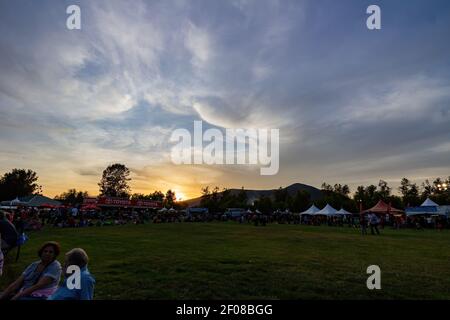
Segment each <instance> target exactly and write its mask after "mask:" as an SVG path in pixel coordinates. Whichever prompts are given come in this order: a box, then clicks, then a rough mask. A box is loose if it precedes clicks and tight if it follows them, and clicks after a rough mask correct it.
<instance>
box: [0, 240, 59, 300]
mask: <svg viewBox="0 0 450 320" xmlns="http://www.w3.org/2000/svg"><path fill="white" fill-rule="evenodd" d="M59 252H60V246H59V244H58V243H57V242H53V241H49V242H46V243H44V245H43V246H42V247H41V248H40V249H39V251H38V255H39V258H40V260H38V261H35V262H33V263H32V264H30V265H29V266H28V267H27V268H26V269H25V271H24V272H23V273H22V275H21V276H20V277H19V278H18V279H17V280H16V281H14V282H13V283H12V284H10V285H9V286H8V287H7V288H6V290H5V291H4V292H3V293H2V294H0V300H3V299H11V300H18V299H20V300H45V299H47V298H48V297H49V296H50V295H52V294H53V292H55V290H56V289H57V286H58V283H59V280H60V278H61V264H60V263H59V262H58V261H57V260H56V257H57V256H58V255H59Z"/></svg>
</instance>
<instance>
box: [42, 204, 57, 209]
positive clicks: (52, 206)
mask: <svg viewBox="0 0 450 320" xmlns="http://www.w3.org/2000/svg"><path fill="white" fill-rule="evenodd" d="M39 208H44V209H55V208H56V206H54V205H52V204H48V203H43V204H41V205H40V206H39Z"/></svg>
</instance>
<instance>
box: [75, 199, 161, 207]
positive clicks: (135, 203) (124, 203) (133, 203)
mask: <svg viewBox="0 0 450 320" xmlns="http://www.w3.org/2000/svg"><path fill="white" fill-rule="evenodd" d="M83 204H84V205H88V204H95V205H97V206H99V207H133V208H161V207H162V203H161V202H160V201H153V200H129V199H126V198H112V197H98V198H86V199H84V201H83Z"/></svg>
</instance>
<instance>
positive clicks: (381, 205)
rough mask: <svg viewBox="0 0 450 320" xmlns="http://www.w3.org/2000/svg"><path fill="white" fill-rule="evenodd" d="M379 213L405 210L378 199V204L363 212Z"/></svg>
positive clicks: (400, 212)
mask: <svg viewBox="0 0 450 320" xmlns="http://www.w3.org/2000/svg"><path fill="white" fill-rule="evenodd" d="M369 212H372V213H378V214H403V213H404V211H403V210H400V209H396V208H394V207H392V206H391V205H390V204H387V203H386V202H384V201H383V200H380V201H378V203H377V204H376V205H374V206H373V207H372V208H370V209H367V210H364V211H363V213H369Z"/></svg>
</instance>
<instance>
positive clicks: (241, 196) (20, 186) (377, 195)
mask: <svg viewBox="0 0 450 320" xmlns="http://www.w3.org/2000/svg"><path fill="white" fill-rule="evenodd" d="M129 176H130V170H129V169H128V168H127V167H126V166H125V165H124V164H120V163H115V164H111V165H109V166H108V167H107V168H106V169H105V170H103V173H102V177H101V179H100V182H99V183H98V186H99V195H100V196H108V197H120V198H127V199H132V200H154V201H161V202H163V205H164V206H167V207H172V206H173V207H178V208H179V207H181V206H183V205H182V203H180V202H177V201H176V194H175V192H174V191H173V190H171V189H169V190H167V191H166V192H165V193H163V192H162V191H158V190H157V191H154V192H152V193H149V194H142V193H132V192H131V187H130V185H129V182H130V181H131V178H130V177H129ZM398 191H399V195H396V194H393V190H392V188H391V187H390V186H389V185H388V183H387V182H386V181H384V180H380V181H379V182H378V185H373V184H371V185H368V186H362V185H360V186H358V187H357V188H356V191H355V193H354V194H353V195H352V196H351V190H350V188H349V186H348V185H346V184H334V185H333V186H332V185H330V184H328V183H323V184H322V186H321V192H322V198H321V199H319V200H315V201H312V199H311V195H310V194H309V192H307V191H305V190H299V191H298V192H297V193H295V194H293V195H291V194H289V193H288V192H287V190H286V189H284V188H282V187H280V188H279V189H277V190H275V191H274V192H273V195H271V196H263V197H261V198H259V199H255V200H254V201H253V202H252V203H249V199H247V193H246V191H245V189H244V188H243V187H242V189H241V190H239V191H238V192H232V190H229V189H222V191H220V189H219V188H218V187H214V188H212V187H209V186H207V187H204V188H202V190H201V192H202V195H201V200H200V205H201V206H202V207H207V208H208V209H209V210H210V211H211V212H219V211H224V210H225V209H226V208H253V209H255V210H256V209H258V210H260V211H261V212H269V211H272V210H276V209H279V210H290V211H291V212H301V211H304V210H306V209H307V208H308V207H310V206H311V205H312V204H313V203H314V204H315V205H316V206H317V207H323V206H325V205H326V204H327V203H329V204H330V205H331V206H333V207H334V208H337V209H339V208H344V209H345V210H348V211H351V212H358V211H359V209H360V206H363V209H368V208H370V207H372V206H374V205H375V204H376V203H377V202H378V201H379V200H383V201H385V202H387V203H390V204H391V205H392V206H393V207H397V208H404V207H408V206H418V205H420V204H421V203H422V202H423V201H424V200H425V199H426V198H427V197H429V198H430V199H431V200H433V201H435V202H436V203H438V204H440V205H444V204H450V176H449V177H447V178H440V177H438V178H436V179H434V180H433V181H432V182H430V180H428V179H427V180H425V181H424V182H422V183H421V184H420V185H418V184H417V183H413V182H411V181H410V180H409V179H407V178H403V179H402V180H401V182H400V186H399V187H398ZM31 194H42V186H41V185H39V184H38V175H37V173H36V172H34V171H33V170H30V169H13V170H12V171H11V172H7V173H5V174H4V175H3V176H2V177H1V178H0V200H11V199H14V198H16V197H23V196H28V195H31ZM86 197H89V194H88V193H87V192H86V191H77V190H76V189H69V190H68V191H66V192H63V193H62V194H60V195H58V196H56V197H55V199H57V200H60V201H62V202H63V203H65V204H70V205H76V204H81V203H82V202H83V200H84V199H85V198H86Z"/></svg>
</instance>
